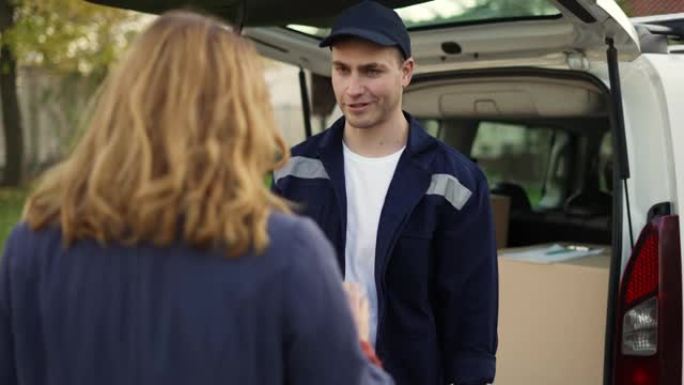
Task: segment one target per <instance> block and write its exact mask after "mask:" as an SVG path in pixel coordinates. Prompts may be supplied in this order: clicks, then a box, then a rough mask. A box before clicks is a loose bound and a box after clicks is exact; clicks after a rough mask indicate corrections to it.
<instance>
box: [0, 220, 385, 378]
mask: <svg viewBox="0 0 684 385" xmlns="http://www.w3.org/2000/svg"><path fill="white" fill-rule="evenodd" d="M268 234H269V238H270V245H269V247H268V248H267V249H266V250H265V251H264V253H263V254H261V255H254V254H252V253H246V255H243V256H241V257H239V258H227V257H226V256H225V254H224V251H223V250H214V251H212V250H202V249H197V248H192V247H188V246H185V245H183V244H182V243H176V244H173V245H170V246H168V247H156V246H153V245H138V246H125V245H121V244H116V243H111V244H109V245H107V246H102V245H100V244H98V243H97V242H96V241H94V240H81V241H78V242H76V243H75V244H73V245H72V246H70V247H69V248H64V246H63V241H62V236H61V232H60V231H59V229H57V228H46V229H43V230H40V231H33V230H31V229H30V228H29V227H28V226H27V225H25V224H20V225H19V226H17V227H16V228H15V230H14V231H13V233H12V235H11V236H10V238H9V240H8V241H7V244H6V248H5V253H4V256H3V257H2V260H0V384H1V385H18V384H22V385H143V384H144V385H213V384H216V385H218V384H235V385H283V384H298V385H300V384H303V385H322V384H326V385H327V384H336V385H371V384H374V385H391V384H392V380H391V378H389V376H388V375H387V374H386V373H385V372H383V371H381V370H380V369H378V368H377V367H375V366H373V365H372V364H371V363H370V362H369V361H368V360H367V359H366V358H365V356H364V355H363V354H362V352H361V349H360V347H359V342H358V335H357V332H356V330H355V328H354V323H353V320H352V316H351V313H350V309H349V304H348V302H347V298H346V296H345V293H344V291H343V290H342V285H341V284H340V280H341V276H340V273H339V271H338V269H337V266H336V264H335V258H334V256H333V254H334V253H333V250H332V247H331V246H330V244H329V242H328V241H326V240H325V237H324V236H323V234H321V231H320V230H319V229H318V227H317V226H316V225H314V224H313V223H312V222H311V221H310V220H308V219H302V218H297V217H295V216H290V215H287V216H286V215H282V214H273V215H271V217H270V218H269V227H268Z"/></svg>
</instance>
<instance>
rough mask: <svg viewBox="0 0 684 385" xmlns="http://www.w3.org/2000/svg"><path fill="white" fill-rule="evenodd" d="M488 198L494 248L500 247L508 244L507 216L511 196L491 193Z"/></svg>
mask: <svg viewBox="0 0 684 385" xmlns="http://www.w3.org/2000/svg"><path fill="white" fill-rule="evenodd" d="M489 198H490V204H491V206H492V217H493V220H494V233H495V235H496V248H497V249H501V248H504V247H506V246H507V245H508V216H509V211H510V207H511V198H509V197H507V196H505V195H495V194H491V195H490V196H489Z"/></svg>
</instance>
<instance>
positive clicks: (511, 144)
mask: <svg viewBox="0 0 684 385" xmlns="http://www.w3.org/2000/svg"><path fill="white" fill-rule="evenodd" d="M567 140H568V134H567V133H566V132H564V131H561V130H557V129H551V128H548V127H528V126H525V125H520V124H510V123H497V122H486V121H485V122H480V123H479V125H478V128H477V134H476V135H475V140H474V142H473V147H472V151H471V154H470V155H471V157H472V158H473V159H474V160H475V161H476V162H477V163H478V165H479V166H480V167H481V168H482V170H483V171H484V173H485V174H486V176H487V180H488V182H489V185H490V186H495V185H497V184H499V183H509V184H515V185H517V186H519V187H522V189H524V191H525V192H526V193H527V197H528V199H529V202H530V205H531V206H532V208H540V207H543V208H551V207H558V206H560V205H561V204H562V199H563V197H564V194H565V191H564V186H566V181H567V178H568V165H567V164H566V163H567V160H566V159H565V158H564V157H562V156H560V157H556V159H554V156H553V154H552V148H553V147H554V146H556V147H558V143H559V142H562V141H567ZM542 198H544V199H543V200H542Z"/></svg>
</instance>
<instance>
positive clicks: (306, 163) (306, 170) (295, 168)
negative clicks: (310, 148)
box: [273, 156, 330, 182]
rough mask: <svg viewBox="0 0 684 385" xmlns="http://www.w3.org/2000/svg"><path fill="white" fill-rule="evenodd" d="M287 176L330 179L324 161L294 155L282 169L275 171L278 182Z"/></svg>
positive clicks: (274, 174) (274, 175)
mask: <svg viewBox="0 0 684 385" xmlns="http://www.w3.org/2000/svg"><path fill="white" fill-rule="evenodd" d="M286 176H294V177H297V178H302V179H317V178H323V179H330V177H329V176H328V173H327V172H326V171H325V167H323V162H321V161H320V160H318V159H314V158H306V157H303V156H293V157H292V158H290V160H289V161H288V162H287V164H286V165H285V166H283V167H282V168H281V169H279V170H276V171H275V172H274V173H273V178H274V179H275V181H276V182H278V181H279V180H280V179H282V178H285V177H286Z"/></svg>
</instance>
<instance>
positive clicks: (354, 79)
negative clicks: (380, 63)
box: [347, 75, 365, 96]
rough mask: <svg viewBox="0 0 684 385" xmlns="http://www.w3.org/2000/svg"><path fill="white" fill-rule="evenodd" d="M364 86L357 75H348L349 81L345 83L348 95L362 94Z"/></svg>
mask: <svg viewBox="0 0 684 385" xmlns="http://www.w3.org/2000/svg"><path fill="white" fill-rule="evenodd" d="M364 89H365V86H364V84H363V81H362V80H361V79H360V78H359V76H358V75H352V76H350V77H349V83H348V84H347V94H348V95H349V96H359V95H361V94H363V91H364Z"/></svg>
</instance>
